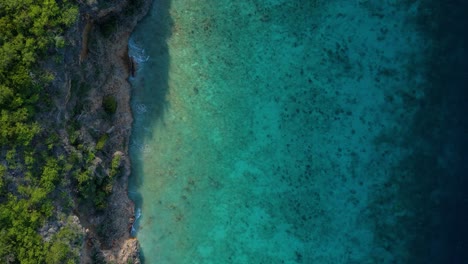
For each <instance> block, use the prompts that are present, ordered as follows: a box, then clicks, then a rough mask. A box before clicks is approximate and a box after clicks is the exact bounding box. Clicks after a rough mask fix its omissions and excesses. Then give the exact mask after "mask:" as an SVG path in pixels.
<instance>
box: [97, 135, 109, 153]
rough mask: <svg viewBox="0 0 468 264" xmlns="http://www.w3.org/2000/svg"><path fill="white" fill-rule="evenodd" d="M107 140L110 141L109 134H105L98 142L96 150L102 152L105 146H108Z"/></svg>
mask: <svg viewBox="0 0 468 264" xmlns="http://www.w3.org/2000/svg"><path fill="white" fill-rule="evenodd" d="M107 139H109V135H107V134H104V135H102V136H101V137H100V138H99V140H98V142H97V143H96V150H98V151H99V150H102V149H103V148H104V146H105V145H106V142H107Z"/></svg>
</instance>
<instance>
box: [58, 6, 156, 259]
mask: <svg viewBox="0 0 468 264" xmlns="http://www.w3.org/2000/svg"><path fill="white" fill-rule="evenodd" d="M106 2H108V3H106V8H100V7H99V4H98V2H97V1H88V2H87V3H83V1H81V2H80V21H79V23H78V25H77V28H75V29H72V30H71V31H70V32H69V39H70V40H71V42H72V45H73V46H74V47H73V48H72V49H70V50H69V51H67V53H66V54H65V64H66V68H65V70H64V74H63V79H65V80H69V79H74V80H75V82H78V83H86V85H89V86H90V87H91V88H90V89H89V91H87V92H86V95H85V96H84V98H79V96H75V97H73V96H71V97H70V92H67V93H66V94H65V93H64V95H63V98H59V99H58V100H57V103H56V105H57V106H59V107H58V113H57V119H58V122H59V121H67V120H71V119H74V120H77V121H79V122H80V123H82V124H86V125H85V126H83V127H81V128H80V131H79V136H80V138H81V139H82V140H83V141H84V142H86V143H87V144H88V145H93V144H95V145H97V144H96V135H104V134H105V135H106V138H107V142H106V143H105V147H103V149H102V150H100V151H99V153H100V154H99V155H100V156H98V157H97V158H99V159H102V164H101V162H99V163H96V168H94V170H95V171H99V169H100V168H104V169H102V170H104V171H106V169H105V168H106V166H107V167H110V165H109V164H111V162H112V159H113V157H114V156H115V155H119V156H120V159H119V160H120V162H121V164H120V169H121V172H120V173H119V176H118V177H116V178H115V180H114V185H113V186H112V192H111V194H110V196H109V197H108V203H107V207H106V208H105V209H103V210H101V211H99V210H93V209H89V208H86V207H84V206H81V207H80V206H78V208H77V210H76V212H75V213H76V214H77V215H78V216H79V218H80V222H81V224H82V226H83V227H84V228H86V237H85V241H84V243H83V248H82V252H81V263H92V262H94V261H96V259H100V260H105V261H106V262H108V263H109V262H112V263H140V261H139V244H138V241H137V240H136V239H135V238H133V237H131V234H130V229H131V226H132V224H133V221H134V219H135V217H134V204H133V202H132V201H131V200H130V199H129V198H128V193H127V185H128V177H129V176H130V167H131V166H130V160H129V157H128V145H129V137H130V133H131V124H132V122H133V118H132V113H131V109H130V93H131V87H130V84H129V82H128V78H129V76H130V75H131V74H132V65H133V64H132V63H131V61H132V60H131V58H129V57H128V40H129V37H130V34H131V32H132V31H133V29H134V27H135V26H136V24H137V22H138V21H139V20H140V19H141V18H143V16H144V15H145V14H146V13H147V11H148V10H149V8H150V5H151V0H119V1H106ZM78 32H80V34H77V33H78ZM106 96H107V97H108V96H111V97H112V98H114V99H115V103H116V108H115V112H114V113H112V117H111V118H109V117H108V116H105V111H104V109H103V98H104V97H106ZM65 97H66V98H65ZM64 99H66V100H64ZM64 101H66V103H65V104H63V102H64ZM77 105H83V109H84V110H83V111H82V112H80V113H79V114H78V116H76V115H77V114H76V108H77ZM73 115H75V116H73ZM67 133H68V132H67V131H66V130H65V129H63V131H60V134H63V135H65V134H67ZM64 138H67V137H65V136H64ZM64 144H65V149H66V150H67V152H73V147H72V146H71V145H70V144H69V142H68V139H66V141H64ZM67 145H68V146H67ZM96 148H97V147H96ZM105 164H107V165H105ZM102 170H101V171H102ZM107 174H109V172H108V170H107Z"/></svg>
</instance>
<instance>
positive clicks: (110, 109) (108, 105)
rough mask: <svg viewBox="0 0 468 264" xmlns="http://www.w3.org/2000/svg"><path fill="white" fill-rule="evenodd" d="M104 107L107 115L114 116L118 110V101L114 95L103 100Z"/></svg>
mask: <svg viewBox="0 0 468 264" xmlns="http://www.w3.org/2000/svg"><path fill="white" fill-rule="evenodd" d="M102 107H104V111H106V113H107V114H109V115H113V114H115V111H116V110H117V100H116V99H115V97H114V96H112V95H108V96H105V97H104V98H103V100H102Z"/></svg>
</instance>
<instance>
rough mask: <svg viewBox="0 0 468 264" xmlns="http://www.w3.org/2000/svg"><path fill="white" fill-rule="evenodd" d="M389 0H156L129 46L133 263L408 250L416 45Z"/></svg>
mask: <svg viewBox="0 0 468 264" xmlns="http://www.w3.org/2000/svg"><path fill="white" fill-rule="evenodd" d="M397 2H398V1H345V0H336V1H318V0H317V1H312V0H311V1H282V0H269V1H253V0H239V1H228V0H216V1H214V0H211V1H210V0H198V1H193V0H184V1H183V0H173V1H169V0H159V1H158V0H155V3H154V5H153V7H152V9H151V11H150V14H149V16H148V17H147V18H146V19H145V20H144V21H143V22H142V23H141V24H140V25H139V26H138V28H137V30H136V32H135V33H134V35H133V37H132V46H131V52H132V54H134V55H135V56H137V58H138V60H139V61H140V67H139V68H140V69H139V71H138V75H137V77H136V78H135V79H133V80H132V84H133V87H134V91H133V99H132V107H133V110H134V114H135V123H134V126H133V135H132V140H131V143H132V145H131V155H132V164H133V179H132V180H133V182H132V185H131V186H130V195H131V196H132V198H133V199H134V200H135V201H136V202H137V206H138V208H139V209H140V210H141V218H140V219H139V222H138V225H137V226H136V232H137V236H138V238H139V240H140V242H141V245H142V252H143V255H144V260H145V263H404V262H406V261H408V260H410V259H411V257H410V255H411V254H412V253H414V252H413V250H414V248H415V246H414V244H415V243H416V242H415V241H419V240H418V239H420V237H419V236H418V235H416V234H415V233H414V232H413V233H411V232H408V230H409V228H408V226H411V225H413V226H414V223H417V222H418V221H421V219H425V218H426V216H427V215H425V214H419V213H416V212H417V210H418V208H421V203H417V202H415V201H419V200H417V199H416V198H414V199H413V196H412V195H411V194H410V192H411V191H416V192H417V191H418V190H420V189H419V188H418V187H414V190H412V189H411V188H409V187H408V186H412V185H411V184H410V182H411V179H412V177H413V176H414V177H415V176H417V173H416V172H415V169H414V167H413V166H409V165H408V166H407V164H413V162H417V161H420V159H419V158H418V157H419V156H418V155H416V158H415V153H416V152H418V150H419V149H418V147H419V146H416V145H417V144H412V143H411V144H408V139H409V135H410V134H411V128H412V126H411V125H409V124H412V123H413V122H415V119H416V118H417V117H418V113H419V111H420V108H421V103H420V102H421V101H422V100H425V98H426V97H427V91H426V90H427V83H428V81H427V79H426V72H427V67H426V66H425V64H424V63H425V62H426V58H425V55H426V52H427V51H428V50H429V49H430V48H431V46H430V42H428V41H427V39H425V35H424V34H422V32H420V31H419V29H418V27H417V26H418V25H417V24H416V20H417V19H416V18H417V16H418V15H419V14H418V11H419V10H420V8H418V5H419V3H418V2H415V3H412V4H411V3H410V4H408V3H398V4H396V3H397ZM404 2H407V1H404ZM449 156H450V155H448V156H447V157H445V159H449V158H450V157H449ZM443 160H444V159H443V158H442V161H443ZM442 163H443V162H442ZM405 164H406V165H405ZM405 175H406V176H407V177H406V176H405ZM405 177H406V178H405ZM408 178H409V179H410V180H408ZM421 186H425V185H424V184H423V183H421ZM421 188H422V187H421ZM424 190H425V191H427V190H426V189H424ZM427 193H430V191H427V192H426V193H424V194H427Z"/></svg>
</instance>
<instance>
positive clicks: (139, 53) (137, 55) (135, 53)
mask: <svg viewBox="0 0 468 264" xmlns="http://www.w3.org/2000/svg"><path fill="white" fill-rule="evenodd" d="M128 47H129V49H128V50H129V51H128V53H129V55H130V56H131V57H133V59H134V60H135V62H136V63H137V64H140V65H141V64H143V63H145V62H147V61H148V60H149V59H150V56H148V55H146V52H145V49H143V48H141V47H140V46H139V45H138V44H137V43H135V40H133V39H130V40H129V41H128Z"/></svg>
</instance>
